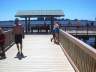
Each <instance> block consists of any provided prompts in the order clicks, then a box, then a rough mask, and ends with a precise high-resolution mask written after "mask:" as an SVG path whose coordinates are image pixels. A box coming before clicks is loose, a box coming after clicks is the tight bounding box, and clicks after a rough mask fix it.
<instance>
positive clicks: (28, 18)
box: [28, 17, 30, 32]
mask: <svg viewBox="0 0 96 72" xmlns="http://www.w3.org/2000/svg"><path fill="white" fill-rule="evenodd" d="M28 32H30V17H29V18H28Z"/></svg>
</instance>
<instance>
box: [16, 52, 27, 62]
mask: <svg viewBox="0 0 96 72" xmlns="http://www.w3.org/2000/svg"><path fill="white" fill-rule="evenodd" d="M26 57H27V56H24V54H23V53H19V52H18V53H17V55H16V57H15V58H18V59H19V60H21V59H22V58H26Z"/></svg>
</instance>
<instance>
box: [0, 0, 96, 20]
mask: <svg viewBox="0 0 96 72" xmlns="http://www.w3.org/2000/svg"><path fill="white" fill-rule="evenodd" d="M58 9H59V10H63V11H64V14H65V18H67V19H79V20H81V19H83V20H95V17H96V0H0V21H2V20H14V18H15V17H14V15H15V14H16V12H17V11H18V10H58Z"/></svg>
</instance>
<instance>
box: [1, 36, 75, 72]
mask: <svg viewBox="0 0 96 72" xmlns="http://www.w3.org/2000/svg"><path fill="white" fill-rule="evenodd" d="M51 37H52V35H26V36H25V39H24V40H23V53H24V55H25V56H27V57H26V58H23V59H22V60H19V59H18V58H15V56H16V54H17V49H16V45H14V46H12V47H11V48H10V49H9V50H8V51H7V52H6V55H7V58H6V59H5V60H0V72H75V71H74V69H73V68H72V66H71V64H70V63H69V61H68V59H67V58H66V56H65V55H64V53H63V51H62V49H61V48H60V46H59V45H56V44H54V43H53V42H50V38H51Z"/></svg>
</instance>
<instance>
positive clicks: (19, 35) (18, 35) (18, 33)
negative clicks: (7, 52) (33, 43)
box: [13, 18, 24, 57]
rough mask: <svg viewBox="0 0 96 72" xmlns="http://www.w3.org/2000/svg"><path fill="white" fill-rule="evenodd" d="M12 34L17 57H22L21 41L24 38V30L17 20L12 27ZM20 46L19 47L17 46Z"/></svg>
mask: <svg viewBox="0 0 96 72" xmlns="http://www.w3.org/2000/svg"><path fill="white" fill-rule="evenodd" d="M13 33H14V35H15V37H14V38H15V43H16V45H17V49H18V53H17V56H19V55H20V56H21V57H23V53H22V39H23V38H24V28H23V27H22V25H21V24H20V23H19V19H18V18H16V19H15V26H14V27H13ZM19 45H20V46H19Z"/></svg>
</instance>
